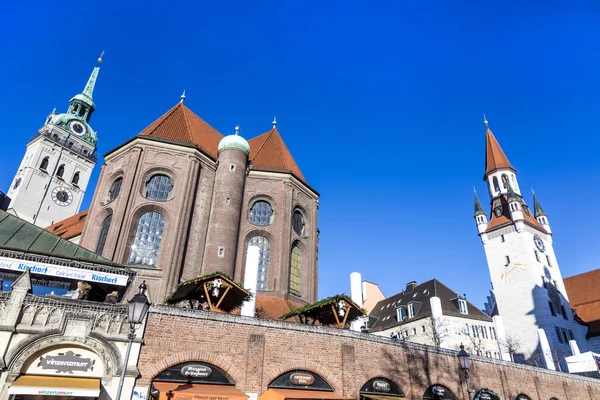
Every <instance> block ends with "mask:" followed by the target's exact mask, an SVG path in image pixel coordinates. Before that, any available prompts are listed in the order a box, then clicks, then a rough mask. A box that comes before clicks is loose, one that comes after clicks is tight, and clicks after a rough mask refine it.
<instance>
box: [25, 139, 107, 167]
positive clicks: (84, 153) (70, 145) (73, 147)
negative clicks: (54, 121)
mask: <svg viewBox="0 0 600 400" xmlns="http://www.w3.org/2000/svg"><path fill="white" fill-rule="evenodd" d="M54 135H56V134H54ZM38 136H43V137H45V138H46V139H48V140H51V141H52V142H54V143H57V144H60V145H61V146H63V147H65V148H67V149H69V151H72V152H73V153H77V154H78V155H80V156H81V157H83V158H85V159H87V160H89V161H91V162H94V163H95V162H98V157H97V156H96V155H95V154H94V153H90V152H88V150H87V149H86V148H85V147H84V146H78V145H77V144H75V143H74V142H72V141H70V140H68V139H67V138H64V139H61V138H60V137H58V136H53V134H51V133H50V132H44V133H38V134H37V135H33V137H32V138H31V140H33V139H35V138H36V137H38Z"/></svg>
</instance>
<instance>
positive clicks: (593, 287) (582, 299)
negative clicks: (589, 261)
mask: <svg viewBox="0 0 600 400" xmlns="http://www.w3.org/2000/svg"><path fill="white" fill-rule="evenodd" d="M564 282H565V288H566V289H567V295H568V296H569V303H571V307H573V308H575V309H577V314H578V315H579V316H580V317H581V318H583V319H584V320H585V321H591V320H596V319H597V320H600V292H599V291H598V288H599V287H600V269H596V270H593V271H589V272H584V273H583V274H579V275H575V276H570V277H568V278H565V279H564ZM592 304H597V308H591V307H590V308H585V313H586V314H587V313H589V314H588V315H586V316H584V315H583V314H582V313H580V312H579V307H584V306H588V305H592ZM582 310H583V308H582Z"/></svg>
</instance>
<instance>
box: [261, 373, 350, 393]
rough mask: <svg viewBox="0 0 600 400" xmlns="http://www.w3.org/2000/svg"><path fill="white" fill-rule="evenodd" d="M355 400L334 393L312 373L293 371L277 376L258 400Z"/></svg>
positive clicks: (319, 376) (326, 383)
mask: <svg viewBox="0 0 600 400" xmlns="http://www.w3.org/2000/svg"><path fill="white" fill-rule="evenodd" d="M290 399H294V400H304V399H306V400H355V399H349V398H344V397H342V396H340V395H339V394H337V393H335V392H334V390H333V387H332V386H331V384H330V383H329V382H327V380H326V379H325V378H323V377H322V376H321V375H319V374H316V373H314V372H312V371H306V370H293V371H288V372H286V373H283V374H281V375H279V376H278V377H277V378H275V379H273V381H272V382H271V383H270V384H269V388H268V389H267V391H266V392H264V393H263V395H262V396H260V398H259V400H290Z"/></svg>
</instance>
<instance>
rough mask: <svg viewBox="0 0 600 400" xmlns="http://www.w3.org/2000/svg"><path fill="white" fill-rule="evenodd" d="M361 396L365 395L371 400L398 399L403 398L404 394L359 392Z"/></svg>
mask: <svg viewBox="0 0 600 400" xmlns="http://www.w3.org/2000/svg"><path fill="white" fill-rule="evenodd" d="M360 395H361V396H363V397H366V398H367V399H371V400H398V399H404V398H405V397H404V396H386V395H384V394H370V393H368V394H367V393H361V394H360Z"/></svg>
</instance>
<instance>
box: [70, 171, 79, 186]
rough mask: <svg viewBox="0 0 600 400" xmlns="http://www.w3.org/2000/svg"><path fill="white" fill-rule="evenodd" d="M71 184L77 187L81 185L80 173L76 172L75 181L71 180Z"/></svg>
mask: <svg viewBox="0 0 600 400" xmlns="http://www.w3.org/2000/svg"><path fill="white" fill-rule="evenodd" d="M71 183H72V184H73V185H75V186H77V185H79V171H77V172H75V175H73V179H71Z"/></svg>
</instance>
